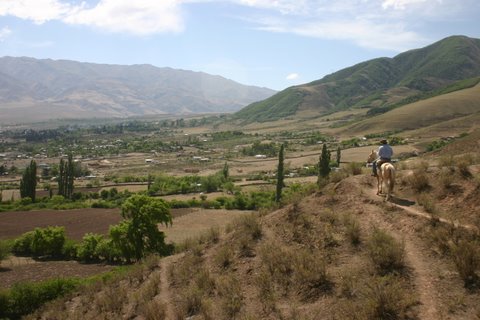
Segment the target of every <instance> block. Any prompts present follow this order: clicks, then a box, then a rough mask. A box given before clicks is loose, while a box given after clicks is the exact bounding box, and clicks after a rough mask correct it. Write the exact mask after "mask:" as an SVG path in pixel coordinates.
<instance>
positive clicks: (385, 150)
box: [378, 144, 393, 159]
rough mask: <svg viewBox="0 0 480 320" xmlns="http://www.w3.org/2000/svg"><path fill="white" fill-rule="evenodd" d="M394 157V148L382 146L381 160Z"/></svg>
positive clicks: (379, 153) (379, 149)
mask: <svg viewBox="0 0 480 320" xmlns="http://www.w3.org/2000/svg"><path fill="white" fill-rule="evenodd" d="M392 155H393V150H392V147H390V146H389V145H388V144H384V145H381V146H380V148H378V157H379V158H387V159H391V158H392Z"/></svg>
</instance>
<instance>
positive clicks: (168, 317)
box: [158, 254, 183, 320]
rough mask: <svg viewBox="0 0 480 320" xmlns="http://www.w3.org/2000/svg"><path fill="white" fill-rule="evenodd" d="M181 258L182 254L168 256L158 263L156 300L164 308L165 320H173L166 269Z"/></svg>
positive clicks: (172, 304) (173, 311)
mask: <svg viewBox="0 0 480 320" xmlns="http://www.w3.org/2000/svg"><path fill="white" fill-rule="evenodd" d="M182 256H183V255H182V254H177V255H174V256H168V257H164V258H162V260H161V261H160V294H159V296H158V298H159V300H160V301H162V303H163V304H164V305H165V308H166V312H165V320H174V319H175V310H174V303H173V301H172V296H171V295H170V282H169V281H168V280H169V277H168V269H169V268H170V265H171V264H172V263H174V262H176V261H177V260H178V259H179V258H180V257H182Z"/></svg>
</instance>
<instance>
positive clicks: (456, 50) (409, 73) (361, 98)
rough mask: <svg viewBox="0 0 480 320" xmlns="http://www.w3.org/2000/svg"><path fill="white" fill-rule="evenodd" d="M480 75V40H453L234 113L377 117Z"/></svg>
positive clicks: (265, 117)
mask: <svg viewBox="0 0 480 320" xmlns="http://www.w3.org/2000/svg"><path fill="white" fill-rule="evenodd" d="M478 77H480V39H474V38H469V37H465V36H451V37H448V38H445V39H443V40H440V41H438V42H436V43H433V44H431V45H429V46H427V47H424V48H421V49H415V50H410V51H407V52H404V53H401V54H399V55H397V56H395V57H393V58H377V59H373V60H369V61H365V62H361V63H359V64H356V65H354V66H352V67H349V68H345V69H342V70H340V71H338V72H335V73H332V74H330V75H327V76H325V77H324V78H322V79H320V80H316V81H313V82H310V83H307V84H303V85H298V86H294V87H290V88H287V89H285V90H283V91H280V92H278V93H277V94H275V95H273V96H271V97H270V98H267V99H265V100H263V101H259V102H254V103H252V104H251V105H249V106H247V107H245V108H243V109H242V110H240V111H239V112H237V113H236V114H235V115H234V118H235V119H237V120H240V121H241V122H242V123H251V122H267V121H274V120H280V119H283V118H286V117H290V118H291V117H299V116H300V115H301V114H302V113H304V114H308V117H312V115H313V116H315V115H318V116H321V115H325V114H329V113H333V112H336V111H340V110H346V109H352V108H366V109H368V112H367V114H368V115H372V116H373V115H377V114H381V113H385V112H387V111H390V110H392V109H394V108H396V107H398V106H401V105H405V104H408V103H411V102H415V101H419V100H421V99H424V98H427V97H431V96H435V95H439V94H442V93H446V92H451V91H454V90H457V89H461V88H467V87H471V86H474V85H475V84H477V83H478V80H479V79H478Z"/></svg>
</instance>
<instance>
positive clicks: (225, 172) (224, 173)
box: [222, 162, 230, 181]
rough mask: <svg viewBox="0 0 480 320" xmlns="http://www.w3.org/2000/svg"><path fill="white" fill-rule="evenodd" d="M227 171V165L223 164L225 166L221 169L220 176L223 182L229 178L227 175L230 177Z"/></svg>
mask: <svg viewBox="0 0 480 320" xmlns="http://www.w3.org/2000/svg"><path fill="white" fill-rule="evenodd" d="M228 171H229V170H228V163H227V162H225V164H224V165H223V169H222V176H223V178H224V180H225V181H227V180H228V177H229V175H230V174H229V172H228Z"/></svg>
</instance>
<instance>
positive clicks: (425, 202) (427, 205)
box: [417, 193, 437, 213]
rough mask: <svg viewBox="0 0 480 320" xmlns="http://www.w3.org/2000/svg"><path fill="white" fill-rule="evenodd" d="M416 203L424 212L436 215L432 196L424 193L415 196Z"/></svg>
mask: <svg viewBox="0 0 480 320" xmlns="http://www.w3.org/2000/svg"><path fill="white" fill-rule="evenodd" d="M417 202H418V204H419V205H421V206H423V208H424V209H425V211H426V212H428V213H437V207H436V205H435V200H434V199H433V197H432V196H430V195H428V194H426V193H420V194H419V195H418V196H417Z"/></svg>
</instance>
